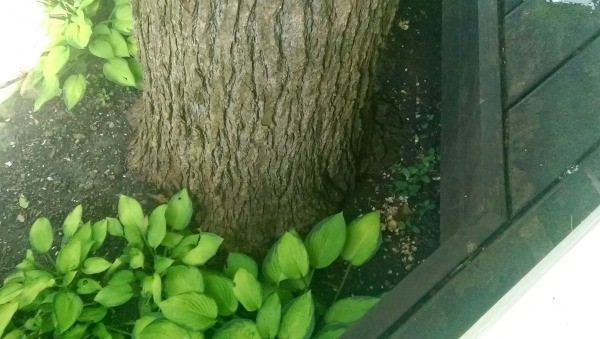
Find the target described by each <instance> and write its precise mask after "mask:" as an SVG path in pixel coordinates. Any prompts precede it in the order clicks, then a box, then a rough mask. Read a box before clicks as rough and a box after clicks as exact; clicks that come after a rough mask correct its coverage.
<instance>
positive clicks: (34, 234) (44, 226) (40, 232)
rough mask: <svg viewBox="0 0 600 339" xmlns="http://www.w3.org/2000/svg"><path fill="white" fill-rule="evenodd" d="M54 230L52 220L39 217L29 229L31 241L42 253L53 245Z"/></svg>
mask: <svg viewBox="0 0 600 339" xmlns="http://www.w3.org/2000/svg"><path fill="white" fill-rule="evenodd" d="M53 241H54V232H53V231H52V225H50V220H48V219H46V218H39V219H37V220H36V221H35V222H34V223H33V225H32V226H31V230H30V231H29V243H30V244H31V246H32V247H33V248H34V249H35V250H36V251H38V252H40V253H46V252H48V251H49V250H50V247H52V242H53Z"/></svg>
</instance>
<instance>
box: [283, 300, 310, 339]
mask: <svg viewBox="0 0 600 339" xmlns="http://www.w3.org/2000/svg"><path fill="white" fill-rule="evenodd" d="M314 322H315V319H314V304H313V299H312V295H311V293H310V291H308V292H306V293H304V294H303V295H301V296H299V297H297V298H295V299H293V300H292V301H290V302H289V303H288V304H287V305H286V307H285V310H284V313H283V317H282V319H281V327H280V328H279V333H278V338H281V339H285V338H310V336H311V334H312V332H313V329H314Z"/></svg>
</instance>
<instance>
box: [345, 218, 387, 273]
mask: <svg viewBox="0 0 600 339" xmlns="http://www.w3.org/2000/svg"><path fill="white" fill-rule="evenodd" d="M380 244H381V225H380V223H379V212H377V211H376V212H371V213H367V214H365V215H362V216H360V217H358V218H356V219H355V220H354V221H352V222H351V223H350V225H348V233H347V240H346V245H345V247H344V251H343V252H342V258H344V260H346V261H348V262H350V263H351V264H352V265H354V266H359V265H362V264H364V263H365V262H367V260H369V259H370V258H371V257H372V256H373V255H374V254H375V252H377V249H378V248H379V245H380Z"/></svg>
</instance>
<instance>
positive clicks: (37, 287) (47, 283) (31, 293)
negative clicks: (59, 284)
mask: <svg viewBox="0 0 600 339" xmlns="http://www.w3.org/2000/svg"><path fill="white" fill-rule="evenodd" d="M55 284H56V281H55V280H54V278H52V276H51V275H49V274H47V273H46V272H43V273H42V274H40V275H39V276H37V277H35V278H32V279H31V280H30V281H26V283H25V285H24V286H23V291H22V292H21V294H20V296H19V308H21V309H22V308H23V307H26V306H28V305H29V304H31V303H32V302H33V301H34V300H35V298H37V296H38V295H39V294H40V292H42V291H43V290H45V289H47V288H50V287H52V286H54V285H55Z"/></svg>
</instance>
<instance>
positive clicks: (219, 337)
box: [213, 319, 261, 339]
mask: <svg viewBox="0 0 600 339" xmlns="http://www.w3.org/2000/svg"><path fill="white" fill-rule="evenodd" d="M213 339H261V336H260V334H258V330H257V329H256V324H255V323H254V322H253V321H250V320H247V319H234V320H230V321H228V322H227V323H225V325H223V327H221V328H220V329H219V330H218V331H217V332H216V333H215V335H214V336H213Z"/></svg>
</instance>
